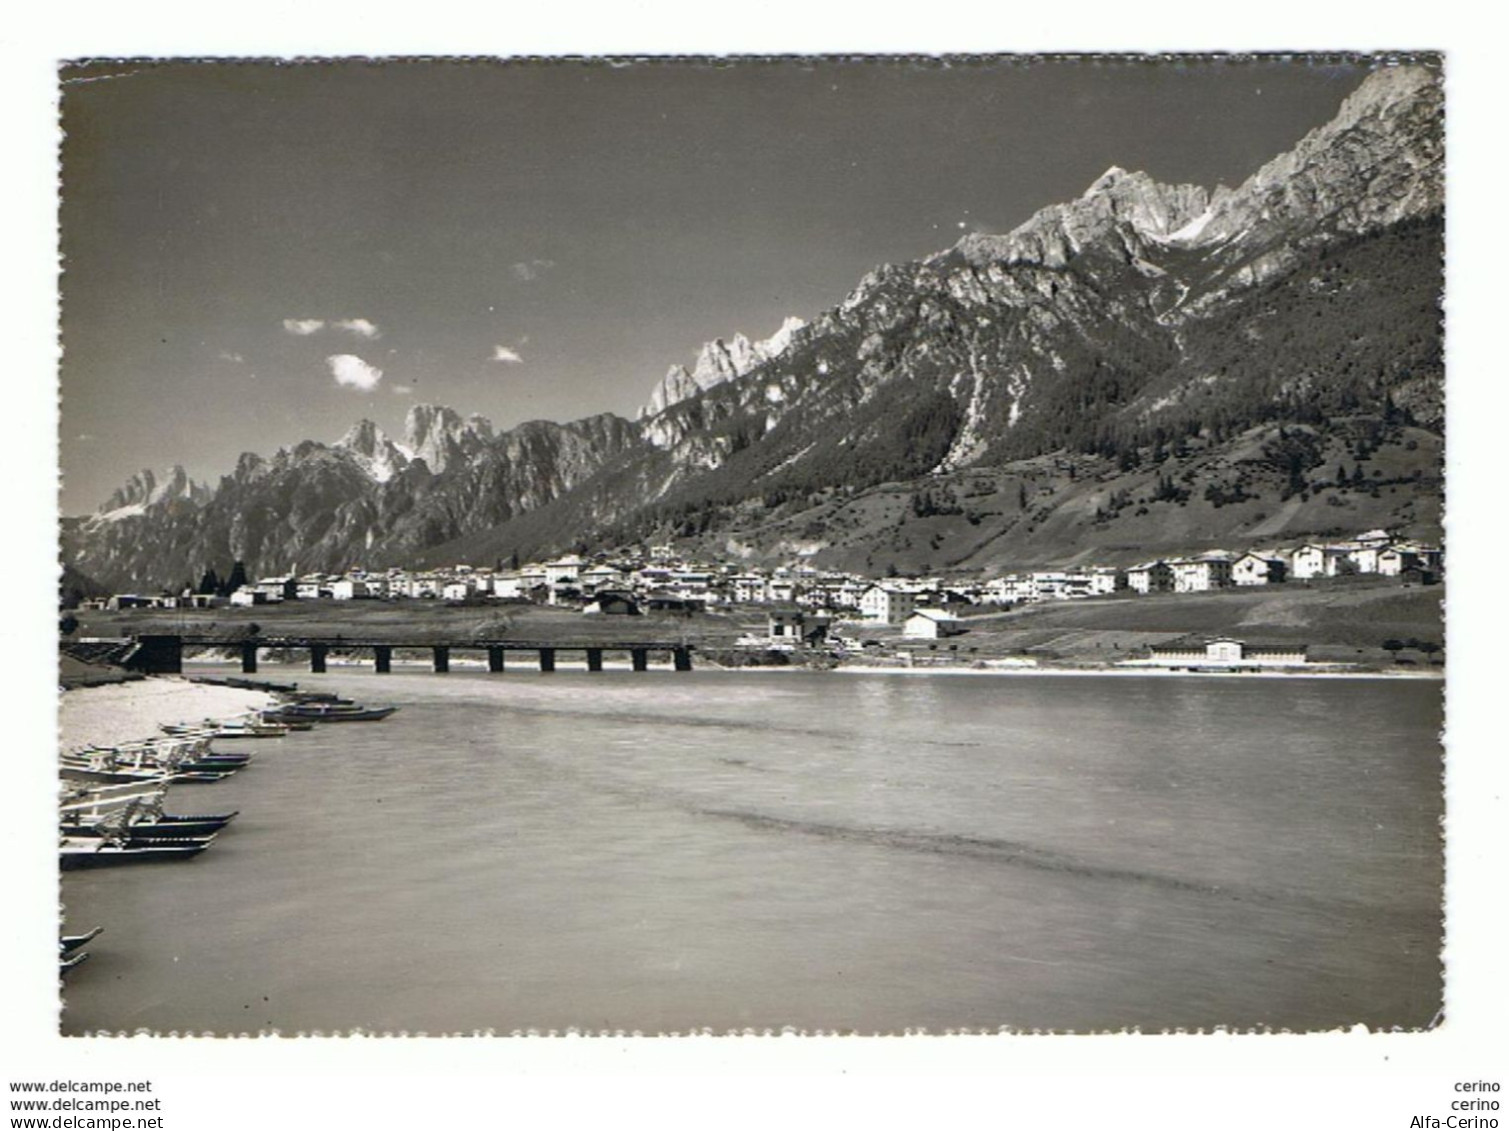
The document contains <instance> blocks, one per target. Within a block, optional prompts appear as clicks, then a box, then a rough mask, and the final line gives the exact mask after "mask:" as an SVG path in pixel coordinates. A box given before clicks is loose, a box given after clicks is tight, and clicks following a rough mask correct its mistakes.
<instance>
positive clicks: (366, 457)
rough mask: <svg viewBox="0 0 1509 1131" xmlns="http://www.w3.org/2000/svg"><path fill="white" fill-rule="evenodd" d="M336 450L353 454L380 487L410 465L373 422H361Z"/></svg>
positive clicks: (350, 429) (349, 432) (351, 429)
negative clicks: (342, 449)
mask: <svg viewBox="0 0 1509 1131" xmlns="http://www.w3.org/2000/svg"><path fill="white" fill-rule="evenodd" d="M335 446H336V447H337V448H344V449H345V450H346V451H348V452H350V453H351V455H352V456H354V457H355V458H356V460H357V462H358V463H360V464H361V465H362V467H363V469H364V470H365V471H366V472H367V474H368V475H370V476H371V477H372V478H373V479H375V480H377V482H379V483H386V482H387V481H388V480H389V479H391V478H393V476H395V475H397V474H398V473H399V472H400V471H402V470H403V469H404V468H405V467H407V466H408V464H409V457H408V456H406V455H404V453H403V452H402V451H401V450H400V449H399V447H398V445H397V444H395V443H394V442H393V441H392V440H391V439H390V438H389V437H388V434H387V433H386V432H384V431H383V430H382V429H381V428H379V427H378V426H377V425H376V424H374V423H372V421H370V420H358V421H357V422H356V423H355V424H353V425H352V426H351V427H350V428H349V429H348V430H347V432H346V434H345V435H344V436H342V437H341V438H340V439H339V440H337V441H336V443H335Z"/></svg>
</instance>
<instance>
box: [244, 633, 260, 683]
mask: <svg viewBox="0 0 1509 1131" xmlns="http://www.w3.org/2000/svg"><path fill="white" fill-rule="evenodd" d="M241 671H242V672H243V673H244V674H246V675H255V674H256V673H257V642H256V641H255V640H248V641H246V642H245V643H244V644H242V645H241Z"/></svg>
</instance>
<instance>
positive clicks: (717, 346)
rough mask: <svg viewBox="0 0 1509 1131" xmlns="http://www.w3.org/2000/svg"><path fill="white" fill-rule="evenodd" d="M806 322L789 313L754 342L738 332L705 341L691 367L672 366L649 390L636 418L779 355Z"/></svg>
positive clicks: (650, 414) (670, 404) (649, 414)
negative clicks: (653, 387)
mask: <svg viewBox="0 0 1509 1131" xmlns="http://www.w3.org/2000/svg"><path fill="white" fill-rule="evenodd" d="M805 325H806V323H805V322H803V321H802V320H801V319H800V318H796V317H788V318H787V319H786V320H785V321H784V322H782V323H781V327H780V329H778V330H777V331H776V332H775V333H774V334H772V335H771V336H770V337H768V338H766V339H765V340H764V341H760V342H751V341H750V340H749V339H748V338H746V337H745V336H744V335H743V334H735V335H734V336H733V337H732V338H731V339H730V340H729V341H727V342H724V340H723V339H722V338H715V339H714V340H712V341H710V342H708V343H706V344H705V345H704V346H703V347H702V349H701V350H700V351H699V352H698V354H697V360H696V361H695V362H693V363H692V368H691V369H687V367H686V366H684V365H673V366H671V368H670V370H669V371H668V372H667V373H666V375H665V376H664V377H663V378H662V379H661V381H660V384H659V385H657V386H655V390H654V392H652V393H651V394H650V400H649V402H648V403H647V404H645V405H644V406H643V407H641V408H640V410H639V414H638V417H637V419H640V420H644V419H646V418H647V417H651V416H656V415H658V414H660V413H662V412H664V411H665V410H666V409H668V408H670V407H671V406H672V405H674V404H678V403H680V402H681V401H684V400H687V399H689V398H691V397H695V396H696V395H697V394H698V393H701V392H705V391H706V390H708V389H711V388H712V387H713V386H715V385H721V384H723V383H724V382H725V381H732V380H734V379H735V378H738V377H742V376H744V374H746V373H748V372H750V370H752V369H754V368H755V367H756V366H759V365H763V364H764V363H765V362H767V361H771V360H773V359H774V358H776V357H779V356H780V355H781V354H782V353H784V352H785V350H786V348H787V347H788V346H789V345H790V344H791V341H792V338H793V337H794V336H795V335H796V333H797V331H799V330H801V329H802V327H804V326H805Z"/></svg>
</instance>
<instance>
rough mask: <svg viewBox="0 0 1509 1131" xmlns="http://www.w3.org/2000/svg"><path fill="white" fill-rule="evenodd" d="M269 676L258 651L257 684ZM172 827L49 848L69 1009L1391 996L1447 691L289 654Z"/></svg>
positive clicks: (1075, 1008)
mask: <svg viewBox="0 0 1509 1131" xmlns="http://www.w3.org/2000/svg"><path fill="white" fill-rule="evenodd" d="M273 678H277V677H276V676H274V677H273ZM293 678H296V679H297V680H298V681H299V683H300V685H301V686H303V687H308V688H314V687H320V688H328V689H334V690H340V691H344V692H347V693H350V694H352V695H354V696H356V697H358V698H360V699H362V700H365V701H368V702H383V703H395V704H398V705H400V706H401V707H402V710H401V711H399V713H398V714H397V715H395V716H394V717H393V718H391V719H390V720H388V721H387V722H384V723H378V724H369V725H360V724H350V725H345V726H329V727H326V728H324V729H316V730H315V731H313V732H309V733H304V734H300V735H293V736H290V737H288V738H284V739H279V740H273V741H261V742H242V743H239V744H237V743H230V742H224V741H223V742H221V743H220V745H221V746H222V747H224V748H226V749H246V750H252V751H254V752H255V754H256V761H255V764H254V765H253V766H252V767H251V768H250V769H249V770H247V771H246V772H244V773H242V774H239V775H237V776H236V777H234V778H231V779H229V780H227V781H225V782H222V783H218V784H215V785H200V786H178V787H175V788H174V790H173V791H172V794H171V795H170V801H171V804H170V806H169V807H170V808H171V809H173V810H175V811H178V812H204V811H213V810H220V809H225V808H239V809H240V810H241V811H242V812H241V816H240V817H239V818H238V819H237V820H236V821H235V823H233V824H232V825H231V826H230V828H229V829H228V830H227V831H226V832H224V833H223V834H221V836H220V838H219V840H218V841H217V842H216V843H215V845H214V846H213V847H212V848H211V849H210V850H209V851H208V852H207V853H204V854H203V855H202V856H200V857H199V858H198V859H196V860H194V861H191V862H188V863H179V864H172V865H158V866H139V867H120V868H114V869H99V870H95V871H84V872H70V873H67V874H65V875H64V876H63V880H62V890H63V898H64V902H65V906H66V915H67V922H68V925H69V926H70V928H73V929H80V930H82V929H86V928H87V927H90V926H93V925H96V924H103V925H104V926H105V927H106V933H105V934H104V935H103V936H101V938H100V939H99V940H98V941H97V942H95V943H94V944H92V945H91V948H90V949H91V951H92V952H93V956H92V958H91V961H90V962H89V963H88V964H87V965H85V966H83V967H81V968H80V969H79V970H78V971H76V972H75V973H74V974H73V975H71V976H70V980H69V982H68V985H67V987H66V1001H65V1009H64V1014H63V1030H64V1031H65V1032H67V1033H85V1032H99V1031H111V1032H117V1031H137V1030H141V1029H146V1030H152V1031H157V1032H164V1033H166V1032H173V1031H176V1032H196V1033H197V1032H217V1033H242V1032H258V1031H268V1030H277V1031H279V1032H282V1033H287V1034H292V1033H297V1032H315V1031H319V1032H325V1033H330V1032H339V1031H345V1030H350V1029H357V1028H359V1029H365V1030H368V1031H391V1032H410V1033H413V1032H427V1033H442V1032H444V1033H453V1032H472V1031H479V1030H496V1031H499V1032H510V1031H514V1030H521V1029H530V1028H538V1029H552V1028H554V1029H563V1028H567V1027H577V1028H582V1029H588V1030H601V1029H609V1030H619V1029H622V1030H631V1031H632V1030H640V1031H644V1032H659V1031H685V1030H687V1029H692V1028H703V1027H709V1028H712V1029H714V1030H718V1031H724V1030H729V1029H743V1028H746V1027H755V1028H766V1027H772V1028H778V1027H781V1026H788V1025H789V1026H794V1027H798V1028H801V1029H819V1028H820V1029H824V1030H841V1031H847V1030H857V1031H861V1032H875V1031H881V1032H884V1031H893V1030H897V1029H900V1028H905V1027H921V1028H927V1029H931V1030H935V1031H936V1030H941V1029H948V1028H989V1029H995V1028H998V1027H1002V1026H1005V1027H1013V1028H1026V1029H1032V1028H1043V1029H1059V1030H1081V1031H1084V1030H1099V1029H1107V1028H1114V1029H1119V1028H1122V1027H1126V1026H1139V1027H1142V1028H1145V1029H1162V1028H1166V1027H1176V1026H1183V1027H1207V1028H1208V1027H1212V1026H1216V1025H1225V1026H1229V1027H1238V1028H1249V1027H1254V1026H1273V1027H1289V1028H1296V1029H1310V1028H1316V1027H1331V1026H1337V1025H1344V1024H1352V1023H1356V1022H1363V1023H1366V1024H1369V1025H1374V1026H1389V1025H1401V1026H1418V1025H1423V1024H1427V1023H1429V1022H1430V1020H1431V1018H1432V1017H1433V1015H1434V1014H1435V1013H1436V1010H1437V1008H1438V1006H1439V1005H1440V1001H1441V966H1440V962H1439V957H1438V955H1439V949H1440V937H1441V926H1442V920H1441V911H1440V906H1441V884H1442V845H1441V841H1440V839H1439V836H1440V833H1439V825H1438V822H1439V819H1440V817H1441V812H1442V802H1441V785H1440V773H1441V761H1440V749H1439V746H1438V742H1437V734H1438V732H1439V729H1440V726H1441V698H1440V685H1439V684H1436V683H1431V682H1426V681H1396V682H1385V681H1377V680H1337V679H1328V680H1320V679H1315V680H1301V679H1282V680H1280V679H1259V678H1240V677H1239V678H1201V677H1190V678H1127V677H1094V676H1088V677H1087V676H1063V677H1058V676H1035V677H1009V676H1008V677H978V676H940V675H932V676H883V675H874V676H870V675H850V674H843V673H829V674H820V673H784V672H782V673H776V672H759V673H750V674H741V673H735V672H712V671H709V672H695V673H692V674H691V675H685V674H682V675H677V674H673V673H670V672H649V673H641V674H634V673H630V672H606V673H601V674H594V675H588V674H586V673H585V672H559V673H556V674H555V675H553V676H548V677H542V676H540V675H537V674H534V673H531V672H511V673H509V674H508V675H504V676H488V675H486V674H484V673H480V672H461V671H453V672H452V673H450V674H449V675H443V676H437V675H433V674H428V673H419V672H414V673H406V674H393V675H385V676H375V675H373V674H370V673H368V672H363V671H356V670H351V671H339V672H333V673H331V674H328V675H324V676H314V675H310V674H309V673H307V672H300V673H298V674H297V675H296V676H294V677H293Z"/></svg>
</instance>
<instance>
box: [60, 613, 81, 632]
mask: <svg viewBox="0 0 1509 1131" xmlns="http://www.w3.org/2000/svg"><path fill="white" fill-rule="evenodd" d="M78 627H79V618H78V617H76V616H74V615H73V614H72V613H69V614H68V615H67V616H65V617H63V618H62V619H60V620H59V621H58V631H59V632H61V633H62V634H63V635H64V636H72V635H73V634H74V632H76V631H77V630H78Z"/></svg>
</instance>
